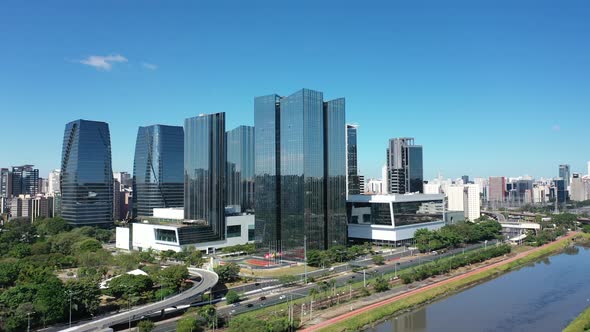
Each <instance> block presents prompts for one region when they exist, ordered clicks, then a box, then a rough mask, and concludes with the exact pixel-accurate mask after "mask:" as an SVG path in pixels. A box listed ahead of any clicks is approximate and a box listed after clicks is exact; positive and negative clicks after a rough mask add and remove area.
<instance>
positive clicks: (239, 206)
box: [226, 126, 254, 213]
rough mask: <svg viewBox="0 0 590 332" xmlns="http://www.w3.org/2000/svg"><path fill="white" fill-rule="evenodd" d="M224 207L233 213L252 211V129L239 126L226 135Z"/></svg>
mask: <svg viewBox="0 0 590 332" xmlns="http://www.w3.org/2000/svg"><path fill="white" fill-rule="evenodd" d="M226 144H227V174H226V175H227V177H226V186H227V189H226V195H227V200H226V207H231V208H232V210H233V211H234V213H241V212H253V211H254V127H251V126H239V127H237V128H235V129H233V130H230V131H228V132H227V134H226Z"/></svg>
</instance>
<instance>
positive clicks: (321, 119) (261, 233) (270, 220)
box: [254, 89, 347, 257]
mask: <svg viewBox="0 0 590 332" xmlns="http://www.w3.org/2000/svg"><path fill="white" fill-rule="evenodd" d="M254 122H255V126H254V127H255V136H256V137H255V140H256V148H255V155H256V158H255V160H256V165H255V175H256V204H255V205H256V240H257V241H258V242H259V245H260V246H262V247H265V248H267V249H268V250H269V251H275V250H276V251H286V252H287V255H291V256H297V257H301V256H302V254H303V247H304V240H305V239H306V240H307V248H308V249H326V248H329V247H330V246H332V245H336V244H345V243H346V227H347V225H346V133H345V130H346V127H345V101H344V99H342V98H340V99H336V100H332V101H328V102H324V101H323V94H322V93H321V92H318V91H313V90H308V89H302V90H299V91H297V92H295V93H294V94H292V95H290V96H288V97H282V98H281V97H279V96H278V95H269V96H263V97H257V98H256V99H255V100H254Z"/></svg>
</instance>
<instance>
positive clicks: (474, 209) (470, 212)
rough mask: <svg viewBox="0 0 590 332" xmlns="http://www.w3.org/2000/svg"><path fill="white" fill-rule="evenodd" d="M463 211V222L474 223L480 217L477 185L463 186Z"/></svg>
mask: <svg viewBox="0 0 590 332" xmlns="http://www.w3.org/2000/svg"><path fill="white" fill-rule="evenodd" d="M463 211H464V216H465V220H469V221H475V219H478V218H479V217H480V215H481V201H480V197H479V186H478V185H477V184H466V185H463Z"/></svg>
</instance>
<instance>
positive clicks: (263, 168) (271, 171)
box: [254, 94, 281, 245]
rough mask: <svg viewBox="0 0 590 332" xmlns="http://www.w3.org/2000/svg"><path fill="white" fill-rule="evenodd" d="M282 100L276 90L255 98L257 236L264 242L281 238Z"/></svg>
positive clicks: (267, 242)
mask: <svg viewBox="0 0 590 332" xmlns="http://www.w3.org/2000/svg"><path fill="white" fill-rule="evenodd" d="M280 100H281V98H280V97H279V96H278V95H276V94H272V95H268V96H261V97H256V98H254V141H255V142H256V145H255V148H254V154H255V158H254V176H255V183H256V195H255V197H254V202H255V204H254V205H255V206H256V214H255V218H256V222H255V238H256V242H258V243H260V244H263V245H266V244H269V245H270V244H272V243H278V241H279V240H280V238H281V218H280V198H281V197H280V180H281V169H280V160H281V155H280V146H279V143H280V134H281V131H280V127H279V125H280V115H281V112H280Z"/></svg>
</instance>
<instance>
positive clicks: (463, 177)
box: [461, 175, 469, 184]
mask: <svg viewBox="0 0 590 332" xmlns="http://www.w3.org/2000/svg"><path fill="white" fill-rule="evenodd" d="M461 180H462V181H463V184H469V175H463V176H462V177H461Z"/></svg>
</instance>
